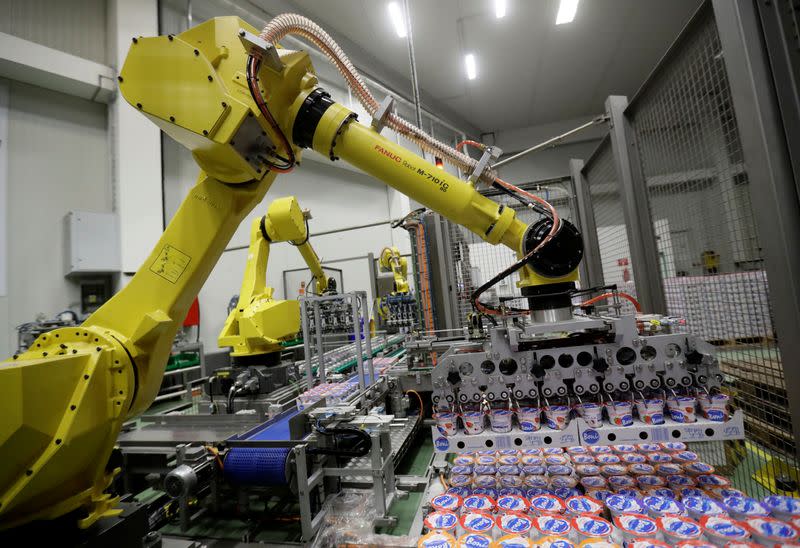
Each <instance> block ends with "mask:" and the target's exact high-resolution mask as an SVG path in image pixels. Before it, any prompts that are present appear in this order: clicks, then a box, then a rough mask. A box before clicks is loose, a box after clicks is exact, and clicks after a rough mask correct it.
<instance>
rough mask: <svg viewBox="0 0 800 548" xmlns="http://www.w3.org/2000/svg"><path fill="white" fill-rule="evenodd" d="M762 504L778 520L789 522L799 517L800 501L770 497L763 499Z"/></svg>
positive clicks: (791, 498) (790, 498)
mask: <svg viewBox="0 0 800 548" xmlns="http://www.w3.org/2000/svg"><path fill="white" fill-rule="evenodd" d="M762 503H763V504H764V506H766V507H767V509H768V510H769V511H770V513H771V514H772V515H773V516H774V517H776V518H778V519H782V520H784V521H791V519H792V518H796V517H798V516H800V499H796V498H794V497H785V496H781V495H772V496H769V497H764V500H763V501H762Z"/></svg>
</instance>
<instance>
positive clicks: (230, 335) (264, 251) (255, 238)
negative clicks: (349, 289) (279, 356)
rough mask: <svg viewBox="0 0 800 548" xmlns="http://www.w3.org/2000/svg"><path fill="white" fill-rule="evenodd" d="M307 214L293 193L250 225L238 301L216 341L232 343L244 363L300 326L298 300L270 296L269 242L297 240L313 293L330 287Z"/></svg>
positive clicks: (237, 358) (275, 347)
mask: <svg viewBox="0 0 800 548" xmlns="http://www.w3.org/2000/svg"><path fill="white" fill-rule="evenodd" d="M308 218H309V216H308V214H307V212H306V213H304V212H303V211H301V210H300V206H299V205H298V203H297V199H296V198H294V197H293V196H290V197H287V198H279V199H277V200H275V201H274V202H272V203H271V204H270V206H269V209H268V210H267V214H266V215H264V216H263V217H260V218H258V219H255V220H254V221H253V224H252V225H251V227H250V247H249V249H248V252H247V265H246V266H245V270H244V278H243V280H242V288H241V290H240V291H239V302H238V304H237V305H236V308H234V309H233V310H232V311H231V313H230V314H229V315H228V319H227V320H226V321H225V325H224V327H223V328H222V332H221V333H220V334H219V339H218V344H219V346H220V347H224V346H230V347H231V357H232V358H233V360H234V363H236V362H237V361H238V362H239V363H242V364H244V365H246V364H247V363H248V362H249V361H252V360H253V359H259V357H262V356H264V355H266V354H270V353H272V352H276V351H279V350H280V349H281V346H280V343H281V341H285V340H288V339H291V338H293V337H294V336H295V335H296V334H297V332H298V331H299V330H300V304H299V303H298V302H297V301H296V300H280V299H277V300H276V299H273V298H272V293H273V288H271V287H269V286H268V285H267V279H266V273H267V262H268V260H269V249H270V245H271V244H275V243H279V242H289V243H291V244H292V245H294V246H296V247H297V249H298V251H300V254H301V255H302V256H303V260H305V262H306V264H307V265H308V268H309V269H310V270H311V273H312V274H313V275H314V279H315V280H316V282H315V285H316V290H317V293H322V292H323V291H325V290H326V289H327V287H328V280H327V278H325V272H324V271H323V270H322V265H321V264H320V262H319V257H317V254H316V253H315V252H314V249H313V248H312V247H311V243H310V242H309V241H308V224H307V219H308Z"/></svg>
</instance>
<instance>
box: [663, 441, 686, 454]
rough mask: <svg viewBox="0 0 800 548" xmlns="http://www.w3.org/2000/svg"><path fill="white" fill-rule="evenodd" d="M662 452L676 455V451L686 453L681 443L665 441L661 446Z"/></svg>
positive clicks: (684, 445)
mask: <svg viewBox="0 0 800 548" xmlns="http://www.w3.org/2000/svg"><path fill="white" fill-rule="evenodd" d="M661 447H662V448H663V449H664V451H667V452H669V453H676V452H678V451H686V444H685V443H683V442H682V441H665V442H664V443H662V444H661Z"/></svg>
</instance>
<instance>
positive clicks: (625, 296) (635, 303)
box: [580, 291, 642, 312]
mask: <svg viewBox="0 0 800 548" xmlns="http://www.w3.org/2000/svg"><path fill="white" fill-rule="evenodd" d="M614 295H619V296H620V297H622V298H623V299H627V300H629V301H630V302H631V303H632V304H633V307H634V308H635V309H636V312H641V311H642V305H641V304H639V301H637V300H636V298H635V297H633V296H631V295H628V294H627V293H623V292H622V291H618V292H617V293H603V294H602V295H598V296H597V297H592V298H591V299H589V300H588V301H586V302H583V303H581V305H580V306H581V307H584V306H590V305H593V304H594V303H596V302H598V301H604V300H606V299H610V298H611V297H613V296H614Z"/></svg>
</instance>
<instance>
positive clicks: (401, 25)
mask: <svg viewBox="0 0 800 548" xmlns="http://www.w3.org/2000/svg"><path fill="white" fill-rule="evenodd" d="M388 8H389V17H390V18H391V20H392V25H394V30H395V32H396V33H397V36H399V37H400V38H405V37H406V36H408V29H407V28H406V18H405V17H403V10H401V9H400V4H398V3H397V2H389V6H388Z"/></svg>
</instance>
